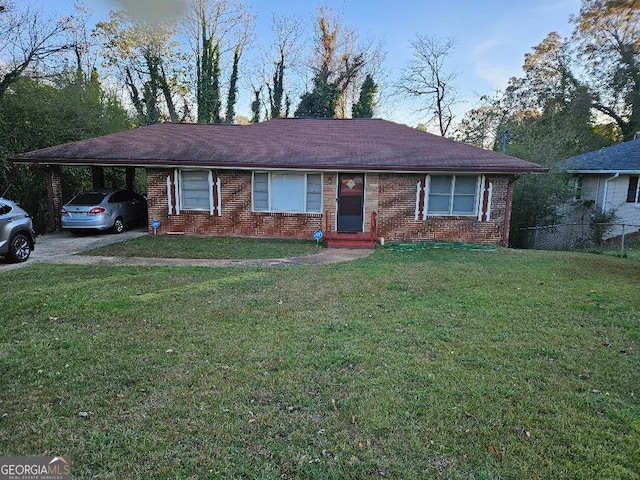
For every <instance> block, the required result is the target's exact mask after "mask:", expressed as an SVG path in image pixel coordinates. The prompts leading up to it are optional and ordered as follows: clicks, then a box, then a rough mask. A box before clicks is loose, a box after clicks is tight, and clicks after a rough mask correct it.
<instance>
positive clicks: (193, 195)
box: [180, 170, 211, 210]
mask: <svg viewBox="0 0 640 480" xmlns="http://www.w3.org/2000/svg"><path fill="white" fill-rule="evenodd" d="M180 187H181V188H180V205H181V206H182V208H183V209H184V210H209V204H210V197H211V185H210V184H209V171H208V170H182V171H181V172H180Z"/></svg>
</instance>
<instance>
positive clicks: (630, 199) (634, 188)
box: [627, 175, 640, 203]
mask: <svg viewBox="0 0 640 480" xmlns="http://www.w3.org/2000/svg"><path fill="white" fill-rule="evenodd" d="M639 186H640V185H639V183H638V176H637V175H632V176H630V177H629V191H628V192H627V203H640V192H639V191H638V187H639Z"/></svg>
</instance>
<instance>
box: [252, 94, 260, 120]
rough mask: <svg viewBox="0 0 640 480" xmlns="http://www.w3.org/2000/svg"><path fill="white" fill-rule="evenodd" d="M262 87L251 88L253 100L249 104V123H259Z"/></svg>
mask: <svg viewBox="0 0 640 480" xmlns="http://www.w3.org/2000/svg"><path fill="white" fill-rule="evenodd" d="M261 90H262V87H260V88H255V87H254V88H253V95H254V100H253V102H251V112H252V114H253V115H252V116H251V123H258V122H259V121H260V107H261V106H262V102H261V101H260V92H261Z"/></svg>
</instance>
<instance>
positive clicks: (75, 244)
mask: <svg viewBox="0 0 640 480" xmlns="http://www.w3.org/2000/svg"><path fill="white" fill-rule="evenodd" d="M142 235H147V231H146V230H145V229H136V230H127V231H125V232H123V233H121V234H119V235H115V234H97V235H87V236H76V235H71V234H70V233H68V232H54V233H48V234H46V235H43V236H40V237H38V238H37V243H36V248H35V250H34V251H33V252H32V254H31V258H29V260H27V261H26V262H24V263H13V264H11V263H7V262H6V261H5V260H4V259H2V258H0V272H3V271H7V270H13V269H16V268H21V267H26V266H28V265H31V264H33V263H58V264H73V265H120V266H123V265H133V266H152V267H162V266H192V267H280V266H288V265H322V264H329V263H338V262H348V261H351V260H356V259H358V258H363V257H366V256H368V255H370V254H371V252H372V251H373V250H364V249H342V248H332V249H322V251H321V252H319V253H316V254H313V255H305V256H302V257H291V258H270V259H263V260H242V259H215V260H213V259H190V258H143V257H105V256H93V255H78V253H81V252H84V251H87V250H92V249H94V248H98V247H102V246H105V245H109V244H111V243H117V242H121V241H124V240H128V239H130V238H136V237H139V236H142Z"/></svg>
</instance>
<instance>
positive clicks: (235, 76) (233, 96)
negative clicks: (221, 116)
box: [225, 46, 240, 123]
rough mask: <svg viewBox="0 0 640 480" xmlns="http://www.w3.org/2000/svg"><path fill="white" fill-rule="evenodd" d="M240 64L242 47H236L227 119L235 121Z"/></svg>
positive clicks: (229, 121)
mask: <svg viewBox="0 0 640 480" xmlns="http://www.w3.org/2000/svg"><path fill="white" fill-rule="evenodd" d="M239 64H240V47H239V46H238V47H236V50H235V52H234V54H233V69H232V70H231V79H230V81H229V93H228V95H227V113H226V115H225V121H226V122H227V123H234V122H235V118H236V111H235V105H236V98H237V96H238V65H239Z"/></svg>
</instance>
